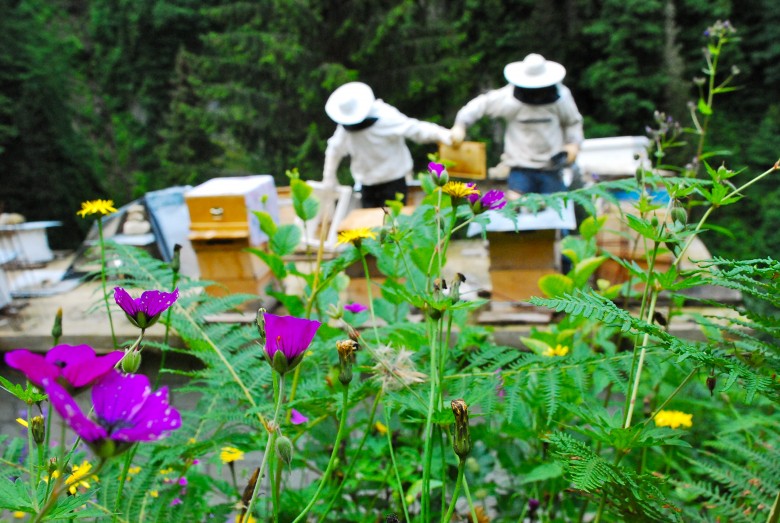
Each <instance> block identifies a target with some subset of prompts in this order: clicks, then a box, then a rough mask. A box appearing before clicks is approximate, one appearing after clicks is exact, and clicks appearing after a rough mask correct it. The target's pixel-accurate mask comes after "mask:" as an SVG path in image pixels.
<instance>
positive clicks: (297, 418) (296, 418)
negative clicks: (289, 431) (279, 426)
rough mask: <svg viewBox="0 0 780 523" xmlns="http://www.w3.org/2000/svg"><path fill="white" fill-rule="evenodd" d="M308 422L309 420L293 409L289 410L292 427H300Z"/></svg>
mask: <svg viewBox="0 0 780 523" xmlns="http://www.w3.org/2000/svg"><path fill="white" fill-rule="evenodd" d="M307 421H309V418H307V417H306V416H304V415H303V414H301V413H300V412H298V411H297V410H295V409H291V410H290V423H292V424H293V425H300V424H301V423H306V422H307Z"/></svg>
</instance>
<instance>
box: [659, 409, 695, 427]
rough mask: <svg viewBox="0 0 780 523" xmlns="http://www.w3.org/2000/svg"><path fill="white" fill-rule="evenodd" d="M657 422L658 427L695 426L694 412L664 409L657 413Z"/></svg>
mask: <svg viewBox="0 0 780 523" xmlns="http://www.w3.org/2000/svg"><path fill="white" fill-rule="evenodd" d="M654 419H655V424H656V426H657V427H671V428H673V429H676V428H678V427H685V428H691V427H693V414H686V413H685V412H680V411H679V410H662V411H659V412H658V414H656V415H655V418H654Z"/></svg>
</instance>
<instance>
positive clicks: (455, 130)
mask: <svg viewBox="0 0 780 523" xmlns="http://www.w3.org/2000/svg"><path fill="white" fill-rule="evenodd" d="M450 135H451V136H452V146H453V147H455V148H458V147H460V144H462V143H463V140H464V139H465V138H466V126H465V125H463V124H462V123H456V124H455V125H453V126H452V129H450Z"/></svg>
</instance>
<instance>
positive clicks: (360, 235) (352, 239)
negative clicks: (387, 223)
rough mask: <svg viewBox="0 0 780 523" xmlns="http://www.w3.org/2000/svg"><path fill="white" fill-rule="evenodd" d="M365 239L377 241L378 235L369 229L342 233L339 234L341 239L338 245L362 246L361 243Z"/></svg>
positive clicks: (364, 228)
mask: <svg viewBox="0 0 780 523" xmlns="http://www.w3.org/2000/svg"><path fill="white" fill-rule="evenodd" d="M365 238H371V239H372V240H374V239H376V233H375V232H374V231H372V230H371V229H369V228H368V227H363V228H362V229H351V230H349V231H341V232H340V233H339V239H338V242H337V243H351V244H352V245H356V246H357V245H360V242H361V241H362V240H364V239H365Z"/></svg>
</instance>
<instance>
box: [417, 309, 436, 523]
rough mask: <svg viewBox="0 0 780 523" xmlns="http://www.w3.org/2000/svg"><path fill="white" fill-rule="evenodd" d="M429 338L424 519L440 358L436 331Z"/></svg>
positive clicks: (425, 517) (428, 498)
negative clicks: (429, 362)
mask: <svg viewBox="0 0 780 523" xmlns="http://www.w3.org/2000/svg"><path fill="white" fill-rule="evenodd" d="M428 324H429V326H430V327H429V328H430V329H431V330H432V329H433V328H434V327H433V323H432V321H429V322H428ZM428 339H429V340H431V354H430V359H431V372H430V377H429V378H430V381H431V386H430V392H429V394H428V410H427V413H426V415H425V430H424V432H423V438H425V445H424V448H423V478H422V493H421V501H420V504H421V508H420V511H421V515H422V521H430V514H429V512H430V503H431V493H430V486H431V464H432V457H433V445H432V442H433V411H434V409H435V404H436V397H437V389H438V387H437V383H436V382H437V379H436V378H437V376H438V373H439V372H438V371H439V369H438V367H439V365H438V358H437V357H436V354H437V352H436V348H437V347H436V344H437V341H438V337H437V336H436V335H435V333H432V332H431V333H429V336H428Z"/></svg>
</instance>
